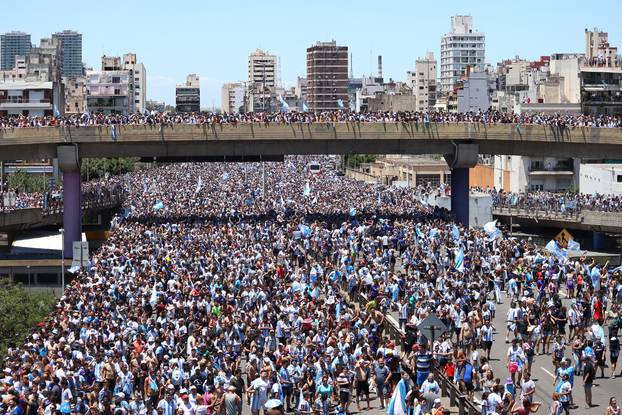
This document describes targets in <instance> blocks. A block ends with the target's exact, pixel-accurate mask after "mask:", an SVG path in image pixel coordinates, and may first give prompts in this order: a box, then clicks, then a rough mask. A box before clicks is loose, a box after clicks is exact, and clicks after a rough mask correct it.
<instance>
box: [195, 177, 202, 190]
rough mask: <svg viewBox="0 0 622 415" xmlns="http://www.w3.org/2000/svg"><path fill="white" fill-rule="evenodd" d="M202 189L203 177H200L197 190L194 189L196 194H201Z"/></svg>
mask: <svg viewBox="0 0 622 415" xmlns="http://www.w3.org/2000/svg"><path fill="white" fill-rule="evenodd" d="M202 188H203V179H202V178H201V176H199V180H197V188H196V189H194V194H197V193H199V192H200V191H201V189H202Z"/></svg>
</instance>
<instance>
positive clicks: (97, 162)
mask: <svg viewBox="0 0 622 415" xmlns="http://www.w3.org/2000/svg"><path fill="white" fill-rule="evenodd" d="M137 162H138V159H136V158H133V157H122V158H111V159H107V158H97V159H85V160H82V165H81V167H80V173H81V175H82V179H84V180H87V179H100V178H102V177H104V176H105V175H106V172H108V173H110V174H111V175H118V174H125V173H129V172H132V171H134V169H135V168H136V163H137Z"/></svg>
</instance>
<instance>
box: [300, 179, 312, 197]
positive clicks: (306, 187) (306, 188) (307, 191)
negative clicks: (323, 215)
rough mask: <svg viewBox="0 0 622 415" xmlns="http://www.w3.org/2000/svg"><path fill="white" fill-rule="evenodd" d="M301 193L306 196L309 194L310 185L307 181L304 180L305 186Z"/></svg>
mask: <svg viewBox="0 0 622 415" xmlns="http://www.w3.org/2000/svg"><path fill="white" fill-rule="evenodd" d="M302 195H303V196H306V197H308V196H309V195H311V186H310V185H309V182H308V181H306V182H305V187H304V189H303V190H302Z"/></svg>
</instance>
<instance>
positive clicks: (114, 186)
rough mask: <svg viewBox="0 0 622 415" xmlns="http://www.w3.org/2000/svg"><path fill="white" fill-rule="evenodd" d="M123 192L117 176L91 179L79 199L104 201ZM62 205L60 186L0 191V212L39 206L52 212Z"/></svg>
mask: <svg viewBox="0 0 622 415" xmlns="http://www.w3.org/2000/svg"><path fill="white" fill-rule="evenodd" d="M124 192H125V191H124V188H123V186H122V180H121V179H120V178H119V177H109V178H105V179H100V180H91V181H89V182H86V183H84V184H83V185H82V196H81V201H82V204H83V205H89V204H93V203H104V202H108V201H110V200H112V199H113V198H122V197H123V195H124ZM62 207H63V189H62V186H50V187H48V188H47V189H46V190H45V191H39V192H25V191H23V190H20V189H19V188H17V189H13V188H10V187H8V186H6V190H5V191H0V212H11V211H14V210H17V209H29V208H40V209H43V210H44V212H45V213H47V212H50V213H53V212H57V211H58V210H60V209H62Z"/></svg>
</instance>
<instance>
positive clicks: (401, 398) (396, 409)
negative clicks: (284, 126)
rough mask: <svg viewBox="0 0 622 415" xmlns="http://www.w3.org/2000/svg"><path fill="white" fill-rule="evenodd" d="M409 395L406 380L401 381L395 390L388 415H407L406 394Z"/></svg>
mask: <svg viewBox="0 0 622 415" xmlns="http://www.w3.org/2000/svg"><path fill="white" fill-rule="evenodd" d="M407 393H408V385H407V384H406V381H405V380H404V379H401V380H400V381H399V383H398V384H397V386H396V387H395V390H394V391H393V396H391V401H390V402H389V406H388V408H387V415H406V413H407V410H406V394H407Z"/></svg>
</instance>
